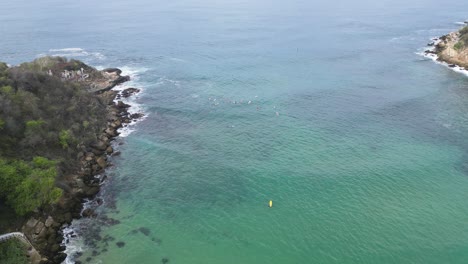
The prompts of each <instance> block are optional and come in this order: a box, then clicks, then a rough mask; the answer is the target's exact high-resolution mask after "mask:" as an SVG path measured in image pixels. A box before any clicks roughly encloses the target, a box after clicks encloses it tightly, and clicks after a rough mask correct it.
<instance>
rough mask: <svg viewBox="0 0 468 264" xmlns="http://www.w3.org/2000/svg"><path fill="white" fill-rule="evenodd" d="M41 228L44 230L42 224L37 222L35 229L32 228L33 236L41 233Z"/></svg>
mask: <svg viewBox="0 0 468 264" xmlns="http://www.w3.org/2000/svg"><path fill="white" fill-rule="evenodd" d="M43 228H44V223H42V222H38V223H37V225H36V227H35V228H34V234H36V235H38V234H39V233H41V231H42V229H43Z"/></svg>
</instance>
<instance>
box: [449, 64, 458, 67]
mask: <svg viewBox="0 0 468 264" xmlns="http://www.w3.org/2000/svg"><path fill="white" fill-rule="evenodd" d="M448 66H449V67H450V68H455V67H457V65H455V64H449V65H448Z"/></svg>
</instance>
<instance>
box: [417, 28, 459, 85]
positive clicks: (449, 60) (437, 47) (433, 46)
mask: <svg viewBox="0 0 468 264" xmlns="http://www.w3.org/2000/svg"><path fill="white" fill-rule="evenodd" d="M466 27H468V21H465V22H463V26H462V27H461V28H460V29H458V30H457V31H454V32H450V33H448V34H446V35H443V36H440V37H435V38H432V39H431V42H429V43H428V44H427V47H426V48H425V49H424V51H423V52H422V53H419V54H420V55H422V56H424V57H426V58H429V59H431V60H433V61H434V62H436V63H438V64H441V65H444V66H446V67H448V68H450V69H452V70H453V71H455V72H458V73H462V74H464V75H466V76H468V48H466V47H464V48H457V43H459V42H460V34H461V33H460V31H461V30H463V29H464V28H466Z"/></svg>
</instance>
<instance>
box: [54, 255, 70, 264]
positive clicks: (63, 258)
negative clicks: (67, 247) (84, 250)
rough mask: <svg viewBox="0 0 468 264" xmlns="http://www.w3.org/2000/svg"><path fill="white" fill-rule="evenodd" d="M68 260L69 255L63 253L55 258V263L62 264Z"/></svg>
mask: <svg viewBox="0 0 468 264" xmlns="http://www.w3.org/2000/svg"><path fill="white" fill-rule="evenodd" d="M66 258H67V254H65V253H63V252H61V253H58V254H57V255H55V256H54V262H55V263H62V262H63V261H64V260H65V259H66Z"/></svg>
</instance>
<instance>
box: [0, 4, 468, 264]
mask: <svg viewBox="0 0 468 264" xmlns="http://www.w3.org/2000/svg"><path fill="white" fill-rule="evenodd" d="M466 19H468V2H466V1H458V0H457V1H456V0H447V1H444V2H443V3H442V2H441V1H435V0H414V1H403V0H393V1H389V0H383V1H369V0H354V1H349V0H348V1H345V0H337V1H332V2H325V1H320V2H319V1H304V0H291V1H266V0H257V1H247V0H224V1H212V0H208V1H196V0H176V1H159V0H156V1H149V0H134V1H120V0H114V1H91V0H84V1H65V2H64V1H58V0H55V1H52V0H44V1H24V0H21V1H3V2H2V3H0V61H5V62H7V63H9V64H11V65H16V64H19V63H21V62H24V61H30V60H33V59H35V58H37V57H40V56H44V55H54V56H66V57H68V58H75V59H80V60H83V61H84V62H86V63H88V64H90V65H93V66H95V67H98V68H104V67H119V68H121V69H122V70H123V71H124V74H129V75H130V76H131V77H132V81H131V82H129V83H126V84H125V85H124V87H137V88H141V89H142V91H141V93H139V94H138V95H137V96H135V97H133V98H130V99H128V102H129V103H131V104H132V105H133V106H134V107H133V108H132V111H141V112H144V113H145V115H146V116H145V118H144V119H142V120H141V121H139V122H137V123H135V124H133V125H132V126H131V127H129V128H127V129H125V130H124V131H122V133H123V134H122V137H120V138H119V139H117V140H116V142H115V147H116V148H117V149H118V150H119V151H120V152H121V155H120V156H116V157H113V158H112V163H113V164H114V166H113V167H111V168H109V169H108V171H107V172H106V174H107V175H108V180H107V182H106V184H105V185H104V186H103V188H102V191H101V194H100V197H101V198H102V199H103V200H104V204H103V205H101V206H99V207H97V209H96V210H97V212H98V214H99V216H98V217H97V218H96V219H80V220H75V221H74V222H73V224H72V225H71V226H69V227H67V228H66V232H67V233H69V232H74V235H73V237H69V238H68V239H67V241H66V242H67V253H68V254H69V256H68V258H67V260H66V263H74V262H75V261H77V260H79V261H81V262H82V263H103V264H107V263H129V264H130V263H148V264H150V263H170V264H187V263H189V264H220V263H223V264H231V263H232V264H235V263H236V264H238V263H243V264H262V263H265V264H266V263H268V264H275V263H278V264H279V263H281V264H284V263H298V264H305V263H382V264H385V263H424V264H427V263H437V264H439V263H467V261H468V224H467V221H468V204H467V201H468V191H467V190H468V78H467V76H466V75H464V74H461V73H459V72H455V71H453V70H451V69H449V68H448V67H444V66H442V65H440V64H436V63H434V62H433V61H432V60H431V59H428V58H425V57H423V56H421V55H420V54H419V53H420V52H421V51H422V50H423V49H424V48H425V46H426V44H427V43H428V42H429V41H430V40H431V38H433V37H438V36H440V35H443V34H446V33H448V32H450V31H454V30H456V29H458V28H459V27H460V26H461V24H460V22H463V21H465V20H466ZM121 89H122V87H121ZM270 200H272V201H273V207H272V208H269V207H268V202H269V201H270ZM94 203H95V202H94V201H90V202H89V205H88V206H92V204H94Z"/></svg>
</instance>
